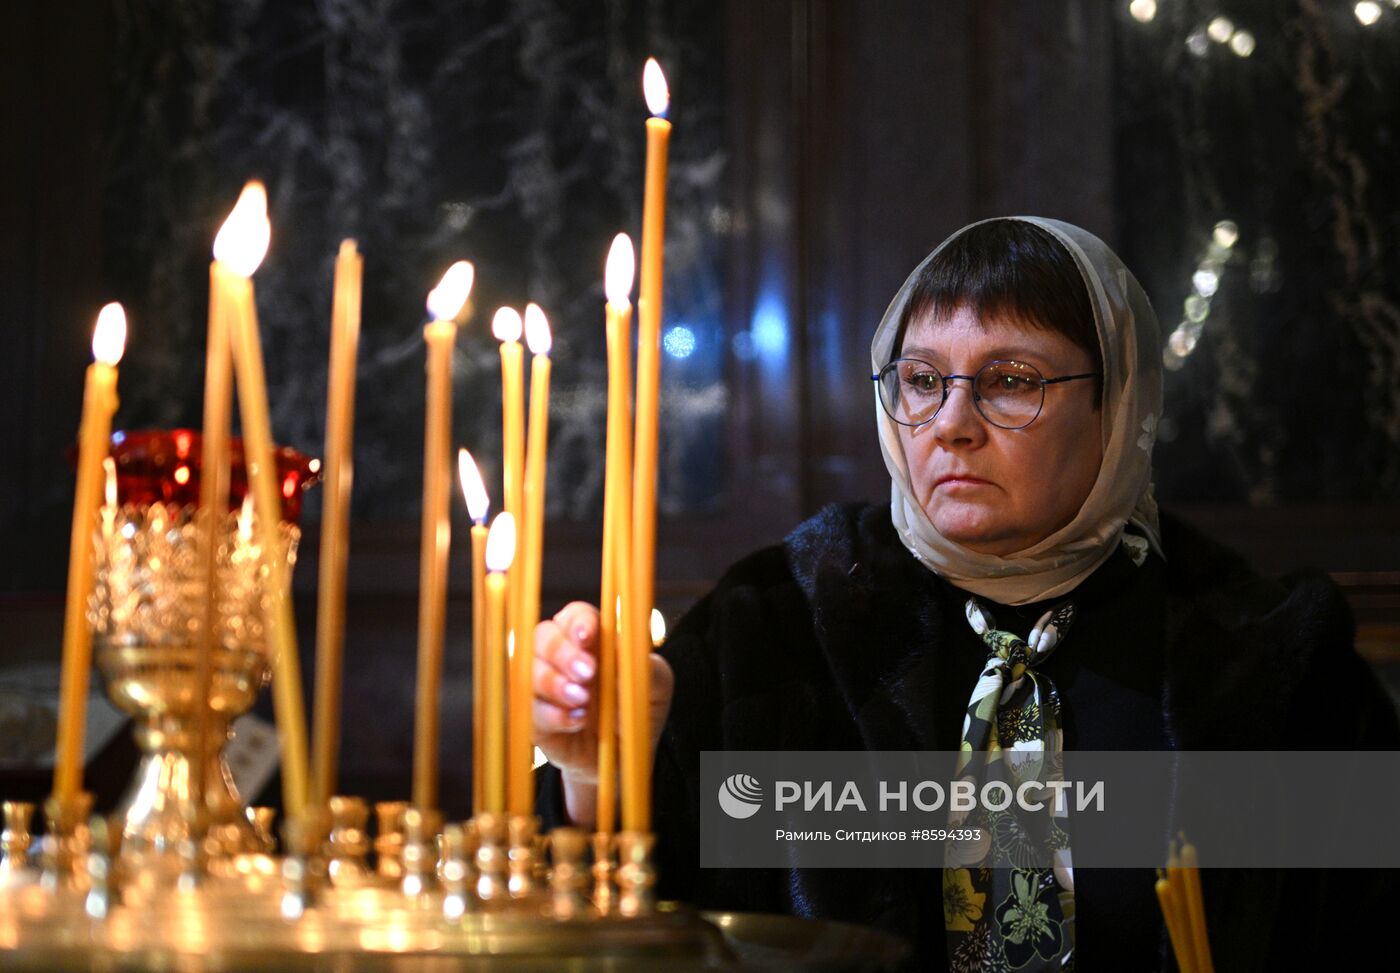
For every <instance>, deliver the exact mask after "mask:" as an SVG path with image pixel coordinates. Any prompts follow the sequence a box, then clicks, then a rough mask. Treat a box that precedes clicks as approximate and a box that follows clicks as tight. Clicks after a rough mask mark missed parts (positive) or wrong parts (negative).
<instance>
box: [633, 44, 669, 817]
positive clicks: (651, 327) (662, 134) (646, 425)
mask: <svg viewBox="0 0 1400 973" xmlns="http://www.w3.org/2000/svg"><path fill="white" fill-rule="evenodd" d="M642 83H643V89H644V93H645V94H646V100H647V107H648V109H650V111H651V113H652V117H651V118H648V119H647V166H646V194H645V197H644V199H643V205H642V280H641V288H640V291H639V292H638V296H637V317H638V331H637V431H636V448H635V455H634V463H635V464H636V465H635V473H634V476H633V480H632V491H633V493H632V564H631V572H632V577H631V589H630V591H629V593H628V597H627V598H626V599H624V601H625V603H627V604H626V609H625V610H626V611H627V621H626V623H625V624H624V630H625V631H627V633H628V634H627V642H628V649H627V652H626V653H625V655H624V658H623V659H622V660H621V664H623V665H627V666H631V667H632V678H633V679H635V680H636V689H635V692H636V698H637V700H638V702H639V705H638V706H637V708H636V713H635V714H634V717H635V721H636V722H635V724H634V725H632V726H629V727H627V728H625V729H624V731H623V732H624V734H626V733H628V732H630V733H632V734H633V735H634V736H635V738H636V741H637V744H636V746H635V748H634V749H633V757H634V761H635V763H633V764H632V765H631V766H629V767H627V768H626V769H625V770H624V773H625V774H626V776H627V779H628V781H629V784H630V787H628V788H624V793H623V810H622V817H623V827H624V828H625V829H626V830H628V831H648V830H650V824H651V745H650V739H651V728H650V722H651V720H650V713H649V712H648V708H647V700H648V698H649V694H650V682H651V679H650V670H649V669H648V655H649V654H650V645H649V644H648V640H647V635H648V624H647V623H648V621H649V616H650V615H651V608H652V602H653V600H654V588H655V583H656V436H657V427H658V413H659V411H660V382H661V292H662V263H663V250H664V248H665V228H666V153H667V145H668V143H669V141H670V137H671V123H670V122H668V121H666V118H665V114H666V110H667V108H668V107H669V105H670V93H669V92H668V91H667V88H666V78H665V76H664V75H663V74H662V73H661V67H660V65H658V64H657V63H656V60H655V59H654V58H652V59H648V61H647V64H646V70H645V71H644V72H643V77H642ZM629 791H630V796H629V793H628V792H629Z"/></svg>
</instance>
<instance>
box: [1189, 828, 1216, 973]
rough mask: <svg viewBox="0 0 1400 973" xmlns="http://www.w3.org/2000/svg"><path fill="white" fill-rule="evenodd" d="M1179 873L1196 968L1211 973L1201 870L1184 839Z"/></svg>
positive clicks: (1193, 848) (1202, 972) (1193, 849)
mask: <svg viewBox="0 0 1400 973" xmlns="http://www.w3.org/2000/svg"><path fill="white" fill-rule="evenodd" d="M1181 873H1182V878H1183V886H1184V889H1185V892H1186V920H1187V922H1189V923H1190V929H1191V942H1192V945H1193V947H1194V949H1195V958H1196V968H1197V969H1198V970H1200V971H1201V973H1213V971H1214V969H1215V964H1214V963H1213V962H1212V961H1211V957H1210V940H1209V939H1207V938H1206V911H1205V900H1204V898H1203V897H1202V895H1201V870H1200V868H1198V867H1197V860H1196V847H1195V845H1193V844H1191V843H1190V842H1189V841H1185V840H1184V839H1183V842H1182V845H1181Z"/></svg>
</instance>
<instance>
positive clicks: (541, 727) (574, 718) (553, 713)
mask: <svg viewBox="0 0 1400 973" xmlns="http://www.w3.org/2000/svg"><path fill="white" fill-rule="evenodd" d="M587 715H588V711H587V710H586V709H584V708H582V707H580V708H577V709H566V708H564V707H561V706H555V705H554V704H553V703H546V702H545V701H544V700H542V699H537V700H535V713H534V716H535V730H536V732H538V733H577V732H578V731H579V730H582V729H583V726H584V722H585V718H586V717H587Z"/></svg>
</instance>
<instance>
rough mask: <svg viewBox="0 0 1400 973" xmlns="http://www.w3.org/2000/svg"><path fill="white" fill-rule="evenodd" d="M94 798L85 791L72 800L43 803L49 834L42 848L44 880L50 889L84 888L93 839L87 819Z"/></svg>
mask: <svg viewBox="0 0 1400 973" xmlns="http://www.w3.org/2000/svg"><path fill="white" fill-rule="evenodd" d="M91 813H92V795H91V794H89V793H87V792H86V791H83V792H81V793H79V794H78V795H77V796H76V797H74V798H73V799H72V800H69V801H64V800H61V799H59V798H58V797H50V798H49V799H48V800H47V801H45V802H44V824H45V826H46V827H47V830H48V833H47V834H46V835H45V836H44V841H43V843H42V845H41V847H42V849H43V854H42V855H41V856H40V858H41V861H40V864H41V866H42V873H41V880H42V882H43V884H44V885H45V886H46V887H47V888H63V887H72V888H83V887H86V884H87V872H86V870H85V869H84V868H83V867H82V865H83V863H84V862H83V859H84V857H85V856H86V855H87V852H88V847H89V841H90V838H91V835H90V834H89V832H88V815H89V814H91Z"/></svg>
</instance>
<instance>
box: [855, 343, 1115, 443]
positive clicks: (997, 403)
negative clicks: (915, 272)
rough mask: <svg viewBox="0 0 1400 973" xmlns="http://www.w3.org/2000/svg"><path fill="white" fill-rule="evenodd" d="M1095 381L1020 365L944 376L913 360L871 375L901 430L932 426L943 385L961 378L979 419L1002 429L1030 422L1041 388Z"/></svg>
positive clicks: (990, 365)
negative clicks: (1052, 374) (969, 385)
mask: <svg viewBox="0 0 1400 973" xmlns="http://www.w3.org/2000/svg"><path fill="white" fill-rule="evenodd" d="M1098 377H1099V375H1098V373H1097V372H1085V373H1084V374H1082V375H1061V376H1059V377H1057V378H1046V377H1045V376H1044V375H1041V374H1040V370H1039V369H1038V368H1036V367H1035V366H1034V365H1027V364H1026V363H1025V362H1019V361H991V362H987V364H985V365H983V366H982V367H981V368H979V369H978V370H977V374H976V375H944V374H943V373H942V372H940V371H939V370H938V369H937V368H935V367H934V366H932V365H930V364H929V363H928V362H926V361H920V360H919V359H917V358H896V359H895V360H894V361H892V362H890V363H889V364H888V365H886V366H885V367H884V368H882V369H880V371H879V373H878V374H876V375H871V376H870V378H871V379H872V380H873V381H874V382H875V383H876V386H877V387H878V388H879V390H880V404H881V405H883V406H884V407H885V411H886V412H887V413H889V416H890V418H891V419H893V420H894V421H895V422H897V423H899V424H900V425H904V426H922V425H923V424H924V423H926V422H931V421H932V420H933V418H934V417H935V416H936V415H938V410H940V409H942V408H943V403H945V402H947V401H948V383H949V382H952V381H953V380H955V379H959V378H963V379H967V380H968V381H969V382H971V383H972V402H973V404H974V405H975V406H977V411H978V412H980V413H981V414H982V418H984V419H986V420H987V421H988V422H990V423H991V424H992V425H994V426H999V427H1000V428H1002V429H1022V428H1024V427H1026V426H1029V425H1030V424H1031V423H1032V422H1034V421H1035V417H1036V416H1038V415H1040V410H1041V408H1042V407H1043V406H1044V405H1045V386H1047V385H1055V384H1058V383H1060V382H1074V381H1077V380H1079V379H1081V378H1098Z"/></svg>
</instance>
